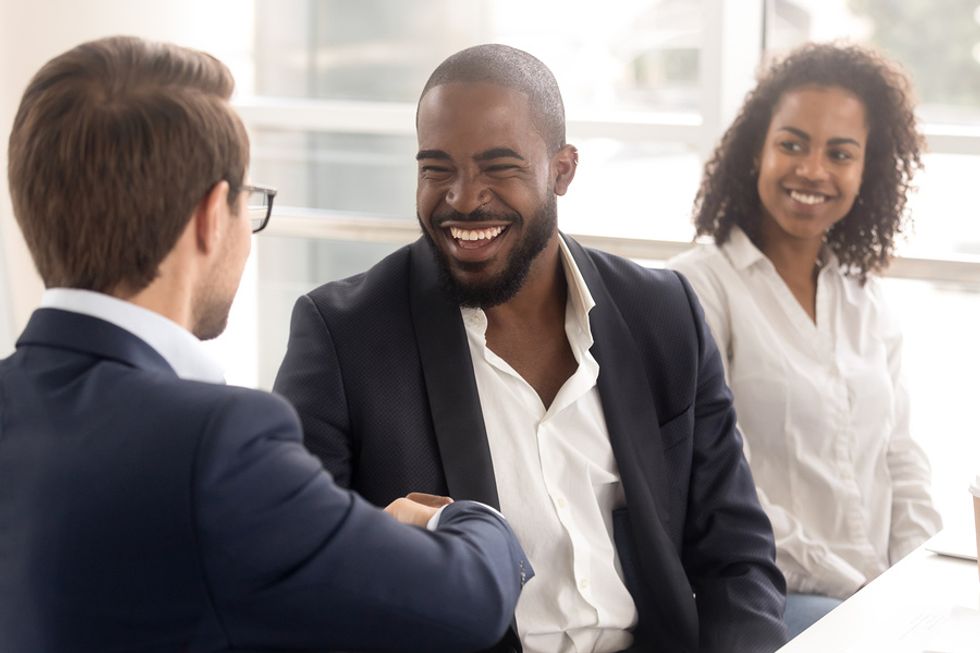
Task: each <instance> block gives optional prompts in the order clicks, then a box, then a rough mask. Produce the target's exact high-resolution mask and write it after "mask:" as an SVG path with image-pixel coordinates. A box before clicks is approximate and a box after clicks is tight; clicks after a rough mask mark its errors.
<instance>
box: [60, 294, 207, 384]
mask: <svg viewBox="0 0 980 653" xmlns="http://www.w3.org/2000/svg"><path fill="white" fill-rule="evenodd" d="M41 308H57V309H60V310H63V311H70V312H72V313H80V314H82V315H88V316H90V317H94V318H98V319H100V320H105V321H106V322H109V323H111V324H114V325H116V326H117V327H119V328H120V329H124V330H126V331H128V332H130V333H132V334H133V335H134V336H136V337H137V338H139V339H140V340H142V341H143V342H145V343H146V344H148V345H149V346H150V347H152V348H153V349H154V350H155V351H156V352H157V353H158V354H160V355H161V356H163V358H164V360H166V361H167V363H168V364H169V365H170V367H172V368H173V370H174V372H176V373H177V376H179V377H180V378H182V379H187V380H191V381H205V382H207V383H224V382H225V376H224V372H223V370H222V369H221V366H220V365H218V363H217V362H216V361H215V360H214V359H213V358H211V356H210V355H209V354H208V352H207V350H206V349H205V348H204V345H203V344H201V341H200V340H198V339H197V338H196V337H195V336H194V334H192V333H191V332H190V331H188V330H187V329H185V328H183V327H182V326H180V325H179V324H177V323H176V322H173V321H171V320H169V319H167V318H165V317H164V316H162V315H160V314H159V313H155V312H153V311H151V310H148V309H145V308H143V307H142V306H137V305H136V304H133V303H131V302H127V301H124V300H121V299H117V298H115V297H111V296H109V295H105V294H103V293H98V292H92V291H90V290H78V289H75V288H51V289H48V290H46V291H44V295H43V297H42V298H41Z"/></svg>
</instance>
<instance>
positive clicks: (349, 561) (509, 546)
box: [195, 390, 533, 651]
mask: <svg viewBox="0 0 980 653" xmlns="http://www.w3.org/2000/svg"><path fill="white" fill-rule="evenodd" d="M197 461H198V462H197V469H196V482H195V493H196V496H195V507H196V510H197V515H196V523H197V529H198V533H199V543H200V548H201V551H202V556H201V559H202V565H203V573H204V577H205V580H206V583H207V585H208V589H209V592H210V594H211V597H212V600H213V603H214V605H215V608H216V612H217V615H218V620H219V622H220V623H221V624H222V627H223V629H224V637H225V638H226V639H227V640H228V642H229V645H230V646H231V647H242V648H262V647H275V648H277V649H279V648H283V649H285V648H320V649H322V648H333V649H353V648H357V649H361V648H367V649H383V650H416V651H418V650H424V651H443V650H445V651H463V650H473V649H478V648H485V647H489V646H490V645H492V644H493V643H494V642H496V641H497V640H498V639H499V638H500V637H501V635H502V634H503V633H504V631H505V630H506V628H507V626H508V625H509V623H510V620H511V616H512V614H513V610H514V606H515V604H516V602H517V597H518V594H519V593H520V589H521V586H522V578H530V576H531V575H533V574H532V572H531V569H530V565H529V563H528V562H527V560H526V559H525V557H524V555H523V552H522V551H521V549H520V546H519V545H518V544H517V541H516V539H515V538H514V536H513V533H512V532H511V531H510V528H509V527H508V526H507V525H506V522H505V521H504V520H503V519H502V518H500V517H498V516H497V515H495V514H492V513H491V512H489V511H487V510H485V509H483V508H480V507H478V506H476V505H475V504H472V503H470V502H459V503H458V504H454V505H452V506H449V507H447V508H446V510H445V512H444V513H443V515H442V519H441V521H440V526H439V529H438V530H437V531H435V532H429V531H426V530H424V529H421V528H416V527H411V526H404V525H402V524H399V523H397V522H396V521H395V520H394V519H393V518H391V517H390V516H388V515H386V514H384V513H383V512H381V511H380V510H378V509H377V508H375V507H373V506H370V505H369V504H367V503H366V502H365V501H364V500H362V499H360V498H359V497H358V496H356V495H355V494H354V493H352V492H349V491H346V490H341V489H339V488H338V487H337V486H336V485H335V484H334V483H333V482H332V481H331V479H330V476H329V474H328V473H326V472H325V471H324V470H323V468H322V466H321V465H320V463H319V461H317V460H316V459H315V458H313V457H312V456H310V455H309V453H308V452H307V451H306V450H305V449H304V447H303V445H302V443H301V442H300V429H299V423H298V421H297V419H296V416H295V413H294V412H293V410H292V409H291V408H290V407H289V406H288V405H287V404H286V403H285V402H284V401H282V400H281V399H279V398H277V397H274V396H272V395H267V394H264V393H257V392H250V391H244V390H243V391H241V393H238V394H236V395H235V396H234V397H233V398H232V399H231V400H229V401H226V402H224V404H223V405H222V406H221V407H220V410H216V411H215V413H214V414H213V417H212V419H211V423H210V424H209V426H208V429H207V435H206V436H205V438H204V440H203V443H202V445H201V449H200V451H199V454H198V457H197Z"/></svg>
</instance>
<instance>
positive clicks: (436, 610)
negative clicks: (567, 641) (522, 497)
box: [0, 37, 532, 653]
mask: <svg viewBox="0 0 980 653" xmlns="http://www.w3.org/2000/svg"><path fill="white" fill-rule="evenodd" d="M232 88H233V81H232V78H231V75H230V74H229V72H228V70H227V69H226V68H225V67H224V66H223V65H222V64H221V63H220V62H218V61H217V60H215V59H213V58H211V57H209V56H208V55H205V54H203V53H200V52H195V51H191V50H186V49H183V48H178V47H176V46H171V45H166V44H154V43H147V42H145V41H141V40H138V39H134V38H124V37H117V38H110V39H103V40H99V41H94V42H90V43H86V44H83V45H81V46H78V47H76V48H74V49H72V50H70V51H68V52H66V53H64V54H62V55H61V56H59V57H56V58H55V59H53V60H52V61H50V62H49V63H48V64H47V65H45V66H44V67H43V68H42V69H41V70H40V72H38V74H37V75H36V76H35V77H34V79H33V80H32V81H31V83H30V85H29V86H28V88H27V90H26V92H25V94H24V97H23V100H22V102H21V105H20V110H19V112H18V113H17V117H16V120H15V123H14V128H13V133H12V135H11V137H10V151H9V153H10V155H9V178H10V190H11V195H12V198H13V204H14V211H15V214H16V217H17V220H18V222H19V224H20V227H21V229H22V231H23V233H24V236H25V239H26V241H27V244H28V246H29V248H30V250H31V253H32V255H33V257H34V261H35V263H36V265H37V268H38V270H39V272H40V274H41V276H42V278H43V280H44V282H45V284H46V286H47V288H48V290H47V291H46V292H45V295H44V298H43V302H42V308H40V309H39V310H38V311H36V312H35V313H34V315H33V316H32V317H31V320H30V323H29V324H28V325H27V328H26V329H25V330H24V333H23V334H22V335H21V337H20V339H19V340H18V342H17V350H16V352H15V353H14V354H13V355H12V356H11V357H10V358H8V359H6V360H4V361H2V362H0V479H2V480H0V650H2V651H11V652H15V651H16V652H21V651H23V652H27V651H58V652H59V653H62V652H65V651H69V652H70V651H93V652H104V651H224V650H232V649H236V650H241V649H248V650H255V649H264V648H274V649H276V650H283V649H306V648H311V649H312V648H316V649H319V650H322V649H327V648H331V649H335V648H336V649H345V650H346V649H362V648H364V649H370V650H416V651H437V650H442V651H462V650H472V649H476V648H480V647H485V646H489V645H491V644H492V643H493V642H494V641H496V640H497V639H498V638H499V637H500V636H501V635H502V634H503V632H504V631H505V630H506V628H507V626H508V624H509V623H510V621H511V616H512V613H513V609H514V605H515V603H516V601H517V597H518V594H519V592H520V591H521V587H522V585H523V583H524V582H525V581H526V580H527V579H528V578H530V577H531V576H532V571H531V567H530V565H529V564H528V562H527V561H526V559H525V557H524V555H523V552H522V551H521V548H520V546H519V545H518V544H517V542H516V540H515V538H514V536H513V533H512V532H511V531H510V528H509V527H508V526H507V524H506V522H505V521H504V520H503V518H502V517H500V516H499V514H497V513H496V511H494V510H493V509H490V508H487V507H485V506H480V505H478V504H474V503H472V502H456V503H453V504H450V505H447V506H444V507H443V508H442V509H441V512H437V511H436V510H435V509H434V508H430V507H427V506H425V505H422V504H420V503H414V502H413V501H410V500H408V499H404V498H399V499H396V500H395V501H394V502H393V504H392V505H391V506H390V507H389V510H390V512H391V513H392V514H393V515H395V516H396V517H398V518H399V519H401V520H404V521H406V522H409V523H413V524H428V525H429V526H430V527H431V528H432V530H431V531H430V530H426V529H424V528H418V527H416V526H408V525H404V524H402V523H399V522H398V521H396V519H395V518H393V517H392V516H391V515H388V514H385V513H384V512H382V511H380V510H378V509H377V508H375V507H373V506H371V505H370V504H368V503H367V502H365V501H364V500H362V499H361V498H359V497H358V496H356V495H355V494H353V493H351V492H349V491H346V490H341V489H339V488H338V487H337V486H336V485H335V484H334V483H333V482H332V480H331V479H330V476H329V475H328V474H327V473H326V472H325V471H324V470H323V468H322V466H321V464H320V462H319V461H318V460H316V459H315V458H313V457H312V456H311V455H309V453H307V451H306V450H305V449H304V448H303V445H302V442H301V437H302V436H301V430H300V424H299V422H298V420H297V417H296V414H295V412H294V411H293V409H292V408H291V407H290V406H289V405H288V404H287V403H286V402H285V401H283V400H282V399H281V398H278V397H275V396H273V395H270V394H266V393H262V392H257V391H252V390H247V389H243V388H232V387H227V386H225V385H222V384H221V372H220V370H217V369H215V368H214V365H213V363H211V362H209V360H208V358H207V355H206V354H205V353H204V352H202V350H201V344H200V342H199V340H198V338H200V339H206V338H211V337H214V336H216V335H218V334H219V333H220V332H221V331H222V329H223V328H224V325H225V321H226V319H227V316H228V309H229V306H230V304H231V301H232V298H233V296H234V294H235V291H236V289H237V286H238V283H239V279H240V276H241V273H242V269H243V266H244V264H245V259H246V257H247V256H248V253H249V248H250V238H251V236H250V231H257V230H259V229H261V228H262V227H264V226H265V224H266V222H267V221H268V219H269V215H270V212H271V200H272V197H273V195H274V191H271V190H269V189H262V188H257V187H254V186H249V185H247V184H246V178H245V177H246V167H247V162H248V139H247V137H246V134H245V131H244V129H243V127H242V124H241V122H240V120H239V119H238V117H237V116H236V115H235V113H234V111H233V110H232V109H231V108H230V106H229V104H228V98H229V96H230V95H231V92H232Z"/></svg>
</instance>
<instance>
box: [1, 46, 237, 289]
mask: <svg viewBox="0 0 980 653" xmlns="http://www.w3.org/2000/svg"><path fill="white" fill-rule="evenodd" d="M233 89H234V80H233V78H232V76H231V73H230V72H229V71H228V69H227V68H226V67H225V66H224V65H223V64H222V63H221V62H219V61H218V60H217V59H215V58H213V57H211V56H210V55H207V54H204V53H202V52H198V51H194V50H189V49H186V48H181V47H178V46H175V45H170V44H164V43H152V42H147V41H143V40H141V39H137V38H133V37H111V38H105V39H100V40H96V41H91V42H88V43H84V44H82V45H79V46H77V47H75V48H72V49H71V50H69V51H67V52H65V53H63V54H61V55H59V56H58V57H55V58H54V59H52V60H51V61H49V62H48V63H47V64H45V65H44V67H42V68H41V70H40V71H38V73H37V74H36V75H35V76H34V78H33V79H32V80H31V82H30V83H29V85H28V87H27V90H26V91H25V92H24V96H23V99H22V100H21V103H20V108H19V109H18V112H17V116H16V118H15V120H14V126H13V131H12V132H11V135H10V144H9V166H8V175H9V181H10V194H11V198H12V200H13V207H14V214H15V216H16V218H17V221H18V223H19V224H20V228H21V230H22V231H23V233H24V238H25V240H26V241H27V245H28V248H29V249H30V251H31V255H32V256H33V258H34V262H35V265H36V266H37V269H38V272H39V273H40V274H41V278H42V279H43V280H44V284H45V286H46V287H49V288H52V287H67V288H82V289H88V290H94V291H98V292H107V293H114V294H120V295H131V294H134V293H136V292H138V291H140V290H142V289H143V288H145V287H146V286H147V285H149V284H150V283H151V282H152V281H153V279H154V278H155V277H156V276H157V273H158V268H159V265H160V262H161V261H162V260H163V259H164V258H165V257H166V255H167V253H168V252H169V251H170V250H171V249H172V248H173V246H174V244H175V243H176V241H177V239H178V237H179V235H180V233H181V232H182V231H183V229H184V227H185V226H186V224H187V222H188V220H189V218H190V216H191V214H192V212H193V210H194V207H195V206H196V205H197V203H198V202H199V201H200V200H201V198H203V197H204V195H205V194H206V192H207V191H208V190H209V189H210V188H211V187H212V186H213V185H214V184H215V183H217V182H219V181H221V180H226V181H228V183H229V185H230V186H231V188H232V191H233V192H232V193H231V194H230V195H229V201H230V202H233V201H234V199H235V196H237V189H238V188H239V187H240V186H241V184H242V183H243V182H244V178H245V170H246V167H247V164H248V156H249V154H248V138H247V136H246V134H245V130H244V127H243V126H242V124H241V121H240V120H239V119H238V117H237V116H236V114H235V113H234V111H233V110H232V109H231V108H230V106H229V105H228V98H229V97H230V96H231V93H232V91H233Z"/></svg>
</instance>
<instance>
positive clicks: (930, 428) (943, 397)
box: [232, 0, 980, 521]
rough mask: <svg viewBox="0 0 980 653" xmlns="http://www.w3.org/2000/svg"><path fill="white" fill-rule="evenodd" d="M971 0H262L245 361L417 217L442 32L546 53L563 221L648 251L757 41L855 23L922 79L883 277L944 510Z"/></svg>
mask: <svg viewBox="0 0 980 653" xmlns="http://www.w3.org/2000/svg"><path fill="white" fill-rule="evenodd" d="M960 5H962V6H960ZM969 5H970V2H964V1H961V0H949V3H948V4H947V5H946V6H944V9H943V10H942V11H939V10H936V9H935V8H933V6H932V5H931V4H930V2H929V0H910V1H909V2H903V3H895V2H893V1H891V0H699V1H695V2H692V1H690V0H624V1H623V2H618V3H617V5H616V11H609V10H608V7H606V6H604V5H602V4H601V3H565V2H560V1H558V0H540V1H538V2H534V3H528V2H518V1H516V0H471V1H469V2H466V3H461V2H458V1H455V0H418V1H417V2H413V3H405V2H400V1H399V0H363V1H362V2H359V3H349V2H343V1H342V0H287V1H276V2H273V1H272V0H256V1H255V24H256V26H258V28H257V30H256V37H255V53H254V55H255V57H254V63H255V67H254V69H255V75H254V80H251V81H252V82H254V84H253V85H252V87H254V91H255V96H254V97H240V98H239V101H238V104H239V108H240V111H241V112H242V114H243V116H244V117H245V119H246V122H247V123H248V124H249V126H250V129H251V130H252V134H253V170H252V177H253V179H255V180H256V181H257V182H261V183H268V184H270V185H273V186H276V187H277V188H279V190H280V196H279V198H277V210H276V215H275V216H274V217H273V220H272V223H271V225H270V229H269V233H266V234H263V236H262V237H261V238H259V239H258V240H257V241H256V249H257V256H256V257H255V261H254V264H255V265H256V268H257V272H256V279H257V286H256V288H257V290H256V291H255V293H256V294H255V296H254V301H255V303H256V305H260V306H262V307H263V308H262V311H261V312H259V311H258V310H257V309H255V308H254V306H253V307H252V309H250V310H252V311H253V312H254V314H255V315H257V316H258V327H257V328H258V331H257V341H258V342H259V343H261V344H260V349H259V360H258V362H257V370H256V371H255V374H254V378H255V381H254V382H255V383H257V384H258V385H259V386H261V387H266V388H268V387H270V386H271V384H272V381H273V378H274V375H275V372H276V370H277V368H278V365H279V363H280V361H281V359H282V354H283V351H284V348H285V344H286V338H287V333H288V314H289V311H290V308H291V306H292V304H293V302H294V301H295V300H296V297H297V296H298V295H299V294H301V293H302V292H305V291H307V290H309V289H311V288H313V287H315V286H317V285H319V284H321V283H324V282H326V281H328V280H331V279H336V278H340V277H343V276H347V275H350V274H354V273H356V272H359V271H362V270H364V269H366V268H368V267H369V266H370V265H371V264H373V263H374V262H375V261H376V260H377V259H379V258H380V257H382V256H384V255H385V254H386V253H388V252H390V251H392V250H393V249H394V248H396V247H397V246H399V245H400V244H402V243H405V242H410V241H411V240H413V239H414V238H415V237H416V236H417V234H418V228H417V225H416V224H415V219H414V215H413V210H414V192H415V164H414V153H415V138H414V113H415V103H416V101H417V96H418V93H419V91H420V90H421V88H422V86H423V84H424V82H425V79H426V78H427V76H428V74H429V73H430V71H431V70H432V69H433V68H434V67H435V66H436V65H437V64H438V63H439V62H440V61H441V60H442V59H443V58H444V57H445V56H446V55H448V54H449V53H451V52H454V51H456V50H458V49H461V48H463V47H466V46H468V45H471V44H474V43H481V42H491V41H498V42H505V43H508V44H511V45H514V46H516V47H521V48H523V49H526V50H528V51H530V52H531V53H533V54H535V55H536V56H538V57H540V58H541V59H542V60H543V61H544V62H545V63H546V64H548V65H549V67H551V68H552V70H553V71H554V72H555V74H556V77H557V78H558V82H559V84H560V86H561V87H562V91H563V95H564V98H565V104H566V113H567V117H568V127H569V128H568V133H569V141H570V142H572V143H575V144H576V145H578V146H579V148H580V151H581V164H580V169H579V173H578V175H577V178H576V180H575V183H574V184H573V185H572V187H571V189H570V191H569V194H568V195H567V196H566V197H564V198H562V200H561V201H560V202H559V206H560V209H559V216H560V217H559V224H560V225H561V227H562V228H563V229H564V230H566V231H568V232H570V233H574V234H577V235H580V236H582V237H583V238H584V239H586V240H587V242H590V243H592V244H596V245H598V246H600V247H603V248H605V249H608V250H610V251H614V252H616V253H620V254H623V255H627V256H631V257H633V258H637V259H644V260H648V261H656V260H662V259H664V258H667V257H669V256H671V255H673V254H674V253H677V252H679V251H681V250H683V249H684V248H686V247H687V246H689V245H688V244H689V242H690V239H691V236H692V232H693V229H692V227H691V226H690V207H691V202H692V200H693V197H694V193H695V190H696V188H697V184H698V182H699V179H700V174H701V166H702V164H703V161H704V160H705V158H706V157H707V156H708V155H709V154H710V152H711V151H712V149H713V148H714V145H715V143H716V142H717V139H718V138H719V136H720V135H721V133H722V132H723V131H724V129H725V128H726V127H727V125H728V124H729V122H730V121H731V119H732V118H733V117H734V114H735V112H736V111H737V110H738V108H739V106H740V105H741V102H742V98H743V97H744V94H745V92H746V91H747V90H749V89H750V88H751V87H752V85H753V75H754V72H755V69H756V67H757V64H758V62H759V61H760V60H762V58H763V57H764V56H765V55H766V54H772V53H775V52H779V51H783V50H785V49H788V48H791V47H793V46H795V45H797V44H799V43H802V42H803V41H805V40H808V39H813V40H827V39H832V38H840V37H848V38H851V39H854V40H859V41H864V42H868V43H872V44H875V45H876V46H878V47H881V48H883V49H884V50H885V51H886V52H887V53H888V54H889V55H890V56H892V57H894V58H895V59H897V60H898V61H900V62H902V63H903V64H904V65H905V66H906V68H907V69H908V70H909V72H910V74H911V75H912V78H913V80H914V81H915V83H916V84H917V85H919V86H921V88H920V89H919V94H920V96H921V98H922V104H921V117H922V125H923V129H924V131H925V133H926V135H927V138H928V141H929V147H930V153H929V154H928V155H927V158H926V171H925V172H924V173H923V174H921V175H920V177H919V179H918V185H919V188H920V192H919V193H918V194H917V195H915V196H914V197H913V198H912V199H911V202H910V209H911V211H912V213H913V215H914V217H915V221H916V227H915V230H914V231H913V232H912V234H911V236H910V239H909V241H908V243H907V244H906V245H905V246H904V247H903V249H902V250H901V253H902V258H901V259H900V260H898V261H896V263H895V265H893V268H892V270H891V272H890V275H891V277H892V278H890V279H888V280H887V281H886V290H887V292H888V293H889V294H890V295H891V297H892V300H893V304H894V306H895V308H896V310H897V311H898V313H899V314H900V315H901V316H902V317H903V318H904V323H905V334H906V373H907V375H908V377H909V380H910V385H911V390H912V393H913V397H914V406H913V429H914V432H915V434H916V435H917V437H918V438H919V440H920V442H922V444H923V445H924V446H925V447H926V449H927V451H929V453H930V455H931V458H932V460H933V464H934V470H935V474H934V475H935V493H936V496H937V498H938V500H939V504H940V507H941V509H942V511H943V512H944V513H945V515H946V517H947V521H950V520H951V519H952V516H953V515H955V514H957V513H958V512H959V511H960V508H961V503H963V502H966V495H965V489H964V488H965V487H966V484H967V482H968V480H969V479H970V478H972V476H971V475H972V474H973V473H975V470H974V469H973V467H974V466H975V461H976V460H980V438H978V437H977V434H976V432H975V430H976V429H975V427H971V426H969V425H970V424H971V419H970V415H968V414H967V410H968V407H969V406H971V405H972V394H973V391H974V388H975V386H976V384H975V383H974V382H973V380H972V377H971V376H968V374H970V372H971V370H970V369H969V367H968V366H966V365H956V364H953V361H961V360H962V361H966V360H969V361H974V360H980V342H978V339H977V338H975V337H974V336H973V335H972V331H973V330H975V325H977V324H980V314H978V311H980V301H978V300H980V296H978V293H980V220H976V219H974V218H973V215H972V213H973V211H974V208H973V205H974V202H973V201H972V188H973V187H974V185H975V181H974V180H975V179H980V109H978V108H977V107H980V102H978V101H977V100H978V99H980V98H978V95H980V90H978V89H977V88H975V87H977V86H978V85H980V81H978V80H980V76H978V75H977V70H976V68H974V66H976V65H977V63H976V62H977V58H976V56H975V55H976V54H977V53H980V47H978V46H977V43H980V23H978V22H977V20H976V18H975V16H974V14H975V13H976V12H975V9H976V8H975V7H971V6H969ZM558 15H560V17H561V18H560V20H556V19H555V18H554V17H555V16H558ZM280 201H281V204H279V202H280ZM232 324H233V325H234V318H233V322H232ZM252 342H255V341H254V340H253V341H252ZM970 429H972V432H968V431H969V430H970ZM961 500H962V501H961ZM957 502H960V503H957Z"/></svg>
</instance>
